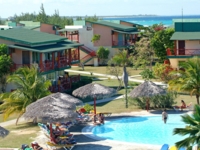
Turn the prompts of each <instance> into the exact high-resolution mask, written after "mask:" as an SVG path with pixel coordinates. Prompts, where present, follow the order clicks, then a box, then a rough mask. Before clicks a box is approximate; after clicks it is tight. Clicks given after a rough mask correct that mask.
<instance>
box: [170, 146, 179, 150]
mask: <svg viewBox="0 0 200 150" xmlns="http://www.w3.org/2000/svg"><path fill="white" fill-rule="evenodd" d="M169 150H178V148H177V147H176V146H171V147H170V148H169Z"/></svg>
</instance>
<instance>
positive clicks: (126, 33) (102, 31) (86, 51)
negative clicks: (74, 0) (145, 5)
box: [58, 20, 139, 66]
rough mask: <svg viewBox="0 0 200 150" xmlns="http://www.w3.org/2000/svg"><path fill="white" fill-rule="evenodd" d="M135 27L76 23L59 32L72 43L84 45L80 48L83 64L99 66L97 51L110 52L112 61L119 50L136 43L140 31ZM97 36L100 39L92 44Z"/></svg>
mask: <svg viewBox="0 0 200 150" xmlns="http://www.w3.org/2000/svg"><path fill="white" fill-rule="evenodd" d="M134 26H136V24H133V23H129V22H125V21H118V22H115V23H114V22H111V21H103V20H99V21H96V22H93V21H74V26H65V29H61V30H58V32H59V33H60V35H61V36H64V37H66V38H68V39H69V40H71V41H76V42H78V43H82V44H84V46H81V47H80V50H81V51H80V61H81V62H82V63H83V64H86V65H94V66H98V63H99V60H98V58H97V56H96V51H97V50H98V48H99V47H100V46H103V47H104V48H107V49H109V50H110V54H109V59H110V58H112V57H113V56H114V55H115V54H116V53H117V52H118V50H119V49H124V48H127V47H128V46H130V45H132V44H134V43H135V42H136V40H137V35H138V33H139V31H138V29H137V27H134ZM95 35H99V36H100V39H99V40H97V41H96V42H92V38H93V37H94V36H95Z"/></svg>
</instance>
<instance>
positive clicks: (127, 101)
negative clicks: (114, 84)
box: [125, 87, 128, 108]
mask: <svg viewBox="0 0 200 150" xmlns="http://www.w3.org/2000/svg"><path fill="white" fill-rule="evenodd" d="M125 101H126V108H128V99H127V87H125Z"/></svg>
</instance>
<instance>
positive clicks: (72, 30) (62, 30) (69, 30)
mask: <svg viewBox="0 0 200 150" xmlns="http://www.w3.org/2000/svg"><path fill="white" fill-rule="evenodd" d="M64 31H68V32H74V31H78V29H66V28H64V29H61V30H58V32H64Z"/></svg>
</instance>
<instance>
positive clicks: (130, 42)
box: [112, 40, 134, 46]
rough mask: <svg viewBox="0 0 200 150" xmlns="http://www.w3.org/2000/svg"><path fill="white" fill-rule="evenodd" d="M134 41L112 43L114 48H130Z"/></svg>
mask: <svg viewBox="0 0 200 150" xmlns="http://www.w3.org/2000/svg"><path fill="white" fill-rule="evenodd" d="M133 43H134V41H128V40H127V41H112V46H129V45H132V44H133Z"/></svg>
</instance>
